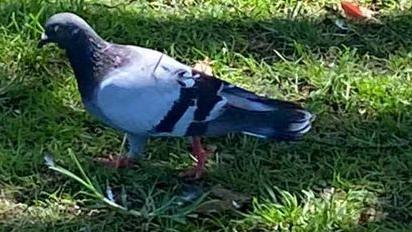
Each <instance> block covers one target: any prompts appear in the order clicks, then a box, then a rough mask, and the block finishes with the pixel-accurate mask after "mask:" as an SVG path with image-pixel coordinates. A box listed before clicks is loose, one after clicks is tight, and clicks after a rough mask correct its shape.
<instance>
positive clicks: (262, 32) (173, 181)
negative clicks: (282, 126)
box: [0, 0, 412, 232]
mask: <svg viewBox="0 0 412 232" xmlns="http://www.w3.org/2000/svg"><path fill="white" fill-rule="evenodd" d="M338 2H339V1H335V0H331V1H326V0H320V1H310V0H305V1H298V0H278V1H275V0H272V1H269V0H255V1H251V0H210V1H196V0H171V1H167V0H152V1H98V0H60V1H51V0H49V1H43V0H19V1H15V0H1V2H0V57H1V58H0V224H1V226H0V229H1V231H8V232H10V231H47V230H48V231H405V232H406V231H412V144H411V141H412V8H411V7H412V2H410V1H407V0H404V1H402V0H397V1H395V0H388V1H377V2H378V7H379V15H378V16H376V17H377V18H378V19H379V20H380V21H381V22H382V23H381V24H376V23H349V24H348V25H347V26H348V29H342V28H339V27H338V26H337V25H335V20H334V18H333V16H332V14H331V13H330V12H329V11H327V10H326V9H328V8H330V7H333V6H336V5H338ZM361 2H362V3H363V4H365V5H367V4H370V2H371V1H361ZM381 2H384V4H383V3H381ZM61 11H71V12H76V13H77V14H79V15H81V16H82V17H84V18H85V19H87V21H88V22H90V24H91V25H93V27H95V29H96V31H97V32H98V33H99V34H101V36H102V37H103V38H106V39H107V40H109V41H113V42H117V43H127V44H136V45H140V46H145V47H150V48H154V49H157V50H160V51H163V52H165V53H167V54H169V55H171V56H173V57H175V58H176V59H178V60H180V61H182V62H185V63H188V64H191V65H194V64H195V63H197V62H199V61H202V60H206V59H208V60H210V63H211V64H210V65H211V66H212V68H213V72H214V74H216V75H217V76H219V77H221V78H223V79H225V80H228V81H231V82H233V83H236V84H237V85H240V86H243V87H245V88H248V89H250V90H253V91H256V92H258V93H259V94H262V95H268V96H271V97H276V98H280V99H287V100H291V101H295V102H299V103H300V104H302V105H304V106H305V107H306V108H308V109H309V110H310V111H311V112H313V113H315V114H316V115H317V118H316V121H315V123H314V128H313V130H312V131H311V132H310V133H309V134H308V135H307V136H305V138H304V140H302V141H299V142H275V141H264V140H259V139H256V138H252V137H249V136H244V135H228V136H226V137H221V138H209V139H207V140H206V143H208V144H210V145H213V146H215V147H216V148H217V151H216V154H215V156H214V157H213V158H212V159H211V160H210V162H209V163H208V172H207V175H206V176H205V177H204V179H203V180H201V181H196V182H188V181H184V180H182V179H180V178H179V177H178V173H179V171H180V170H182V169H185V168H188V167H189V166H190V165H192V162H193V161H192V159H191V158H190V156H189V151H188V149H187V147H188V146H189V144H188V141H187V140H186V139H174V138H163V139H152V140H151V141H150V143H149V144H148V147H147V150H146V152H145V155H146V156H145V158H144V159H143V160H142V161H141V162H139V164H138V165H136V167H135V168H133V169H129V170H125V169H122V170H113V169H108V168H106V167H103V166H101V165H99V164H96V163H95V162H93V158H94V157H99V156H102V155H107V154H116V153H119V152H122V151H124V150H125V148H123V147H122V140H123V135H122V134H121V133H118V132H116V131H114V130H112V129H110V128H108V127H106V126H104V125H103V124H101V123H99V122H98V121H97V120H95V119H94V118H92V117H91V116H90V115H88V114H87V113H86V112H85V111H84V109H83V107H82V105H81V102H80V97H79V94H78V91H77V87H76V83H75V79H74V78H73V73H72V71H71V68H70V66H69V64H68V62H67V59H66V57H65V55H64V53H63V52H62V51H61V50H59V49H58V48H57V47H55V46H49V47H47V48H46V49H42V50H39V49H37V47H36V45H37V41H38V39H39V37H40V34H41V32H42V24H43V23H44V22H45V20H46V19H47V18H48V17H49V16H51V15H52V14H53V13H56V12H61ZM47 154H49V155H51V156H52V157H53V159H54V162H55V163H56V165H59V166H61V167H64V168H65V169H67V170H70V171H72V172H73V173H75V174H76V175H79V176H80V177H82V174H81V171H80V170H79V168H78V165H77V164H76V162H75V161H74V157H77V159H78V161H79V163H80V166H81V168H82V169H83V171H84V173H85V175H87V176H88V178H90V182H91V184H93V186H94V187H96V189H97V190H96V191H98V192H99V193H101V194H104V195H107V192H109V193H113V195H114V200H115V201H116V203H117V204H119V205H123V206H126V207H127V209H115V208H113V207H111V206H109V205H108V204H106V203H105V202H103V201H102V199H101V198H99V197H96V194H93V193H92V191H90V189H88V188H87V187H86V186H84V185H82V184H80V183H79V182H78V181H76V180H75V179H73V178H71V177H69V176H67V175H63V174H60V173H58V172H56V171H53V170H51V169H49V168H48V167H47V165H46V164H45V162H44V156H45V155H47ZM82 178H84V177H82ZM108 189H110V190H111V191H106V190H108ZM108 195H109V196H107V197H108V198H110V195H111V194H108Z"/></svg>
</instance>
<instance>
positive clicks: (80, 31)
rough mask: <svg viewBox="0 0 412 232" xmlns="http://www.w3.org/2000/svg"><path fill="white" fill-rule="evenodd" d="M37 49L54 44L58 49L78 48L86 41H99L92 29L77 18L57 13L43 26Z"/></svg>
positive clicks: (72, 15) (70, 14) (68, 14)
mask: <svg viewBox="0 0 412 232" xmlns="http://www.w3.org/2000/svg"><path fill="white" fill-rule="evenodd" d="M44 28H45V32H44V33H43V34H42V37H41V40H40V42H39V45H38V46H39V47H43V46H44V45H45V44H48V43H56V44H57V45H58V46H59V47H60V48H63V49H70V48H71V47H73V48H78V47H79V45H80V43H84V42H85V41H87V40H90V39H92V40H95V41H98V40H101V39H100V37H99V36H98V35H97V34H96V32H95V31H94V30H93V28H92V27H90V26H89V24H87V22H86V21H84V20H83V19H82V18H80V17H79V16H77V15H75V14H72V13H58V14H55V15H53V16H51V17H50V18H49V19H48V20H47V21H46V24H45V26H44Z"/></svg>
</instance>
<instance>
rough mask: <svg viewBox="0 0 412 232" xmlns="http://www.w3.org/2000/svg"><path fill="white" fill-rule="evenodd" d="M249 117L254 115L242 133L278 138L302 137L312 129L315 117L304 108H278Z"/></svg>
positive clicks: (294, 138) (292, 138)
mask: <svg viewBox="0 0 412 232" xmlns="http://www.w3.org/2000/svg"><path fill="white" fill-rule="evenodd" d="M244 113H245V115H247V114H250V112H244ZM245 117H246V116H245ZM249 117H254V119H253V120H252V121H253V123H250V125H248V126H247V127H246V128H244V130H243V131H242V133H244V134H249V135H252V136H256V137H263V138H269V139H276V140H296V139H299V138H301V137H302V136H303V135H304V134H305V133H307V132H308V131H309V130H310V129H311V126H312V125H311V124H312V121H313V118H314V116H313V115H312V114H310V113H309V112H308V111H305V110H303V109H278V110H276V111H273V112H266V113H265V114H261V115H256V114H255V115H253V114H250V115H249ZM257 120H258V121H257Z"/></svg>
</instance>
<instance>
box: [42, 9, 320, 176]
mask: <svg viewBox="0 0 412 232" xmlns="http://www.w3.org/2000/svg"><path fill="white" fill-rule="evenodd" d="M48 43H54V44H57V46H58V47H60V48H61V49H64V50H65V51H66V55H67V57H68V59H69V61H70V65H71V67H72V69H73V72H74V75H75V78H76V81H77V86H78V90H79V92H80V95H81V99H82V103H83V105H84V108H85V109H86V111H87V112H88V113H90V114H91V115H93V116H94V117H96V118H97V119H98V120H100V121H102V122H103V123H104V124H106V125H108V126H110V127H112V128H114V129H117V130H119V131H121V132H123V133H125V134H126V135H127V140H128V145H129V150H128V152H127V153H126V154H125V155H120V156H117V157H111V158H107V159H103V161H104V162H105V163H106V164H108V165H111V166H115V167H130V166H133V162H134V161H135V160H137V159H138V158H140V157H141V156H142V153H143V149H144V146H145V144H146V143H147V140H148V138H150V137H164V136H167V137H187V138H189V139H191V147H192V154H193V155H194V156H195V157H196V164H195V166H194V167H193V168H191V169H190V170H188V171H187V172H184V173H183V175H184V176H189V177H193V178H200V177H201V176H202V174H203V172H204V170H205V164H206V161H207V157H208V156H209V155H210V153H211V152H210V151H208V149H207V148H205V147H204V146H203V145H202V140H201V139H202V138H203V137H216V136H224V135H226V134H228V133H243V134H246V135H251V136H255V137H258V138H264V139H271V140H283V141H285V140H286V141H287V140H298V139H300V138H301V137H302V136H303V135H304V134H305V133H306V132H308V131H309V130H310V128H311V124H312V121H313V119H314V115H312V114H311V113H310V112H308V111H307V110H305V109H303V108H302V107H301V106H299V105H297V104H295V103H292V102H288V101H283V100H276V99H271V98H267V97H263V96H259V95H257V94H255V93H253V92H251V91H248V90H246V89H244V88H240V87H237V86H235V85H234V84H231V83H229V82H227V81H224V80H221V79H219V78H217V77H215V76H212V75H208V74H205V73H202V72H200V71H197V70H195V69H193V68H192V67H190V66H188V65H185V64H183V63H181V62H179V61H177V60H175V59H174V58H172V57H170V56H168V55H166V54H164V53H162V52H159V51H156V50H153V49H149V48H144V47H139V46H133V45H121V44H116V43H111V42H108V41H106V40H104V39H103V38H102V37H100V36H99V35H98V34H97V33H96V32H95V30H94V29H93V28H92V27H91V26H90V25H89V24H88V23H87V22H86V21H85V20H83V19H82V18H81V17H79V16H77V15H76V14H73V13H68V12H64V13H57V14H55V15H53V16H51V17H50V18H49V19H48V20H47V21H46V23H45V26H44V33H43V34H42V37H41V40H40V42H39V44H38V46H39V48H40V47H43V46H44V45H45V44H48Z"/></svg>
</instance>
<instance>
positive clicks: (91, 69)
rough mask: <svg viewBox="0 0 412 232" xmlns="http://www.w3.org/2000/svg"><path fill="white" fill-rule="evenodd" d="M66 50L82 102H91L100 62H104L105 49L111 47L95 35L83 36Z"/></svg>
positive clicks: (97, 79)
mask: <svg viewBox="0 0 412 232" xmlns="http://www.w3.org/2000/svg"><path fill="white" fill-rule="evenodd" d="M84 35H85V37H83V38H80V39H78V40H77V41H76V42H74V43H72V45H70V47H68V48H67V49H66V51H67V55H68V58H69V61H70V64H71V66H72V68H73V71H74V74H75V76H76V80H77V85H78V88H79V91H80V94H81V96H82V99H83V100H84V101H88V100H91V98H92V97H93V95H94V89H95V87H96V86H97V85H98V83H99V81H100V79H101V77H102V76H103V73H102V65H101V62H100V61H101V60H105V56H107V55H105V49H106V48H107V47H108V46H111V45H110V44H109V43H108V42H106V41H104V40H103V39H102V38H100V37H99V36H97V35H95V34H90V35H87V34H84Z"/></svg>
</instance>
